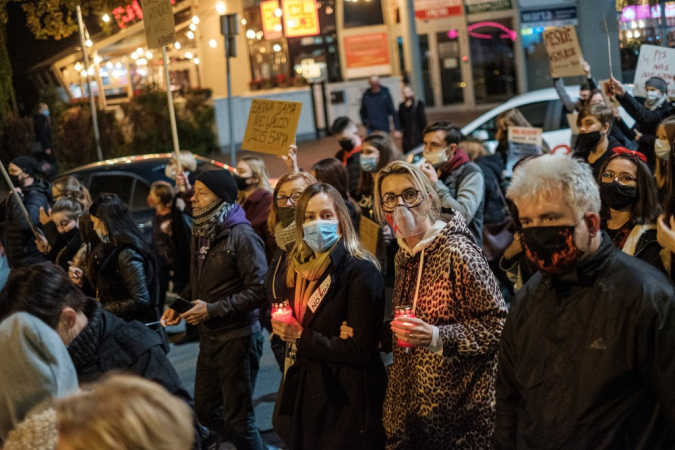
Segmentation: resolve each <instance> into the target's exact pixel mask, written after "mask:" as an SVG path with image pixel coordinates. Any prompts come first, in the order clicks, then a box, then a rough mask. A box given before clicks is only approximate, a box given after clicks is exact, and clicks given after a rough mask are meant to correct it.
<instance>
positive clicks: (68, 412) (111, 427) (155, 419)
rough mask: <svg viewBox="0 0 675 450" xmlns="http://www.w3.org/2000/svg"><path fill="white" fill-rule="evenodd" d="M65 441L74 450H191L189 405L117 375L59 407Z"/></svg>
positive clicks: (151, 384) (160, 389)
mask: <svg viewBox="0 0 675 450" xmlns="http://www.w3.org/2000/svg"><path fill="white" fill-rule="evenodd" d="M54 407H55V409H56V413H57V417H58V428H59V439H63V440H64V441H66V442H68V443H69V444H70V448H72V449H74V450H89V449H91V448H94V447H95V448H96V449H98V450H190V449H191V448H192V442H193V440H194V431H193V427H192V423H193V421H192V412H191V411H190V408H189V407H188V405H187V404H186V403H185V402H183V401H181V400H179V399H178V398H176V397H174V396H172V395H171V394H169V393H168V392H167V391H166V389H164V388H163V387H162V386H160V385H159V384H157V383H155V382H152V381H149V380H145V379H143V378H140V377H137V376H132V375H112V376H110V377H106V378H104V379H103V381H101V382H98V383H96V384H93V385H91V386H90V387H89V388H88V389H87V388H86V387H85V388H84V390H83V393H79V394H75V395H72V396H70V397H66V398H63V399H60V400H58V401H57V402H56V404H55V406H54Z"/></svg>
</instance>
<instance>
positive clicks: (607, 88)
mask: <svg viewBox="0 0 675 450" xmlns="http://www.w3.org/2000/svg"><path fill="white" fill-rule="evenodd" d="M598 85H599V86H600V92H602V97H603V98H604V99H605V104H606V105H607V106H609V107H610V108H611V107H612V106H619V101H618V100H617V99H616V97H614V94H612V89H611V84H610V82H609V80H600V81H598Z"/></svg>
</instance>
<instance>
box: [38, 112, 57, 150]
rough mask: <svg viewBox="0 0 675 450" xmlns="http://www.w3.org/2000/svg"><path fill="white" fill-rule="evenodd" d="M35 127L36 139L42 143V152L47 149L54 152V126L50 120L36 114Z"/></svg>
mask: <svg viewBox="0 0 675 450" xmlns="http://www.w3.org/2000/svg"><path fill="white" fill-rule="evenodd" d="M33 127H34V129H35V139H36V140H37V141H38V142H39V143H40V147H41V150H42V152H43V153H44V151H45V150H47V149H52V150H54V147H53V146H52V125H51V122H50V121H49V118H48V117H46V116H44V115H43V114H36V115H35V117H33Z"/></svg>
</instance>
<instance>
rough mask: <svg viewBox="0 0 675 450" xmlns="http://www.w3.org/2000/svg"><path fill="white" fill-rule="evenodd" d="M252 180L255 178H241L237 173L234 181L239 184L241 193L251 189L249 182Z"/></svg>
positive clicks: (238, 187)
mask: <svg viewBox="0 0 675 450" xmlns="http://www.w3.org/2000/svg"><path fill="white" fill-rule="evenodd" d="M251 178H253V177H248V178H244V177H240V176H239V175H237V174H236V173H235V174H234V181H235V182H236V183H237V189H239V190H240V191H245V190H246V189H248V188H249V187H250V185H249V184H248V180H250V179H251Z"/></svg>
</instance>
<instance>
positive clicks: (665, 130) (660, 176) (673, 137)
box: [654, 116, 675, 206]
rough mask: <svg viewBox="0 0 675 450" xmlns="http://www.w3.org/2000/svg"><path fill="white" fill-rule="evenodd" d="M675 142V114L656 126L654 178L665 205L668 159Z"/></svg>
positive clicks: (660, 199)
mask: <svg viewBox="0 0 675 450" xmlns="http://www.w3.org/2000/svg"><path fill="white" fill-rule="evenodd" d="M674 143H675V116H671V117H668V118H667V119H665V120H663V121H662V122H661V123H660V124H659V126H658V127H657V128H656V141H655V142H654V153H655V154H656V170H655V171H654V180H655V181H656V188H657V189H658V191H659V201H660V202H661V205H662V206H664V205H665V199H666V192H667V185H668V178H669V177H670V172H668V160H669V159H670V149H671V148H672V146H673V144H674Z"/></svg>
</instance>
